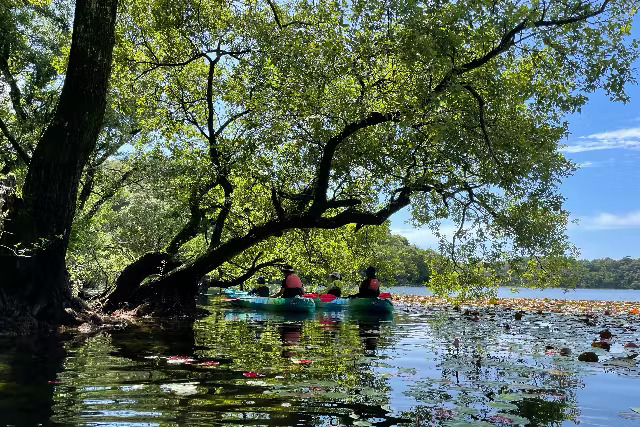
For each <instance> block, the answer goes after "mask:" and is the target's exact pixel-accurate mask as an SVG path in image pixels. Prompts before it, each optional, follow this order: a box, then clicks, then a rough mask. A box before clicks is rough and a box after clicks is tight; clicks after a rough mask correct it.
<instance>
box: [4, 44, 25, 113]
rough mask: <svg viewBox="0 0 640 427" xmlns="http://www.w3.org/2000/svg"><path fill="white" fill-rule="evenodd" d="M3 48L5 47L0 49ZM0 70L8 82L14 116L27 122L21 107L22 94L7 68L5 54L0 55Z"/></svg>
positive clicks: (7, 63)
mask: <svg viewBox="0 0 640 427" xmlns="http://www.w3.org/2000/svg"><path fill="white" fill-rule="evenodd" d="M0 50H5V49H0ZM0 71H1V72H2V75H3V76H4V78H5V79H6V80H7V83H9V98H11V105H13V110H14V111H15V112H16V116H17V117H18V121H20V122H21V123H25V122H27V119H28V117H27V113H26V111H25V110H24V108H23V107H22V94H21V93H20V88H19V87H18V83H17V82H16V79H15V78H14V77H13V75H12V74H11V70H10V69H9V62H8V61H7V55H5V54H2V55H0Z"/></svg>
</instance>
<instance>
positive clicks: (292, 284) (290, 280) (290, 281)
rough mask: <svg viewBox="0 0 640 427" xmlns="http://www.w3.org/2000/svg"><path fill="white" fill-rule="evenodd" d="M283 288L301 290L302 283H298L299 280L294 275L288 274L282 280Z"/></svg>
mask: <svg viewBox="0 0 640 427" xmlns="http://www.w3.org/2000/svg"><path fill="white" fill-rule="evenodd" d="M284 287H285V288H287V289H296V288H298V289H302V282H301V281H300V278H299V277H298V276H296V275H295V274H290V275H288V276H287V278H286V279H285V280H284Z"/></svg>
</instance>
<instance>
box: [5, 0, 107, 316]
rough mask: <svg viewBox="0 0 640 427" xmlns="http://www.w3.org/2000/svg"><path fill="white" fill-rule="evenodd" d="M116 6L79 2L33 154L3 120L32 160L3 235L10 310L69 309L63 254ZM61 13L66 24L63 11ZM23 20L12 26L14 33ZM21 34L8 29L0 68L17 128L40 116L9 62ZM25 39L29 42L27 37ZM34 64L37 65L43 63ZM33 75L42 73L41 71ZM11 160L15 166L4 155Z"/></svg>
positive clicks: (94, 132)
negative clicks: (58, 83) (59, 81)
mask: <svg viewBox="0 0 640 427" xmlns="http://www.w3.org/2000/svg"><path fill="white" fill-rule="evenodd" d="M8 3H9V5H4V4H3V11H2V13H3V17H4V18H8V19H13V17H15V16H22V15H20V14H19V13H15V14H13V15H12V12H14V10H13V9H10V8H8V7H9V6H12V7H15V8H16V10H17V8H18V7H24V8H26V9H29V7H30V6H29V3H27V4H25V5H20V4H17V3H18V2H12V1H9V2H8ZM14 3H15V4H14ZM33 3H34V4H33V5H31V7H32V8H33V11H35V12H37V11H40V12H42V10H44V9H46V2H45V4H44V5H42V4H40V3H41V2H33ZM36 3H37V4H36ZM5 7H7V9H6V10H5V9H4V8H5ZM39 8H43V9H42V10H40V9H39ZM116 8H117V0H77V1H76V4H75V15H74V20H73V36H72V41H71V47H70V51H69V56H68V64H67V67H66V73H65V76H64V85H63V86H62V89H61V91H60V95H59V98H58V99H57V105H56V107H55V110H54V111H53V112H52V113H51V114H50V116H48V117H47V118H46V120H47V123H46V126H44V130H43V132H42V134H41V136H40V137H39V139H38V140H37V145H36V146H35V148H34V149H33V152H32V153H29V152H28V151H27V149H26V148H25V147H24V146H22V145H21V141H18V140H17V139H16V137H15V136H13V135H12V134H11V132H10V131H11V130H10V129H8V127H7V126H5V125H3V126H2V131H3V133H4V135H5V138H6V139H7V140H9V142H10V143H11V146H12V147H13V149H14V151H15V153H17V156H18V157H19V159H20V160H21V161H22V162H24V163H25V164H27V165H28V169H27V174H26V177H25V179H24V184H23V185H22V188H21V200H20V202H19V203H15V204H14V205H13V209H12V211H11V212H9V214H8V219H7V220H6V222H5V224H4V229H3V233H2V236H1V239H0V243H1V247H0V249H1V252H0V269H1V270H2V272H3V279H2V282H1V286H0V292H1V293H2V297H3V298H2V303H1V304H2V305H1V306H0V308H1V309H2V310H3V314H4V315H7V313H9V314H10V313H11V312H14V311H15V312H20V311H21V310H23V309H24V308H26V310H27V312H28V313H29V314H31V315H33V316H35V317H37V318H39V319H43V320H54V321H56V320H60V318H61V316H63V315H64V311H63V308H64V306H65V304H67V303H68V302H69V300H70V288H69V286H70V283H69V280H68V278H67V272H66V268H65V255H66V249H67V246H68V243H69V236H70V233H71V226H72V223H73V219H74V214H75V209H76V198H77V190H78V183H79V180H80V176H81V174H82V171H83V169H84V167H85V165H86V163H87V161H88V159H89V156H90V155H91V153H92V152H93V151H94V148H95V145H96V140H97V138H98V133H99V132H100V130H101V126H102V119H103V115H104V111H105V104H106V94H107V83H108V80H109V76H110V71H111V58H112V51H113V46H114V43H115V38H114V29H115V21H116ZM33 11H32V12H33ZM35 12H33V13H35ZM45 12H46V10H45ZM28 13H29V11H27V12H25V14H27V15H28ZM43 13H44V12H43ZM60 19H61V21H62V24H61V25H62V26H63V27H64V17H62V18H60ZM39 22H42V21H38V20H37V19H34V20H33V21H31V22H30V24H31V25H37V24H38V23H39ZM9 24H10V21H5V20H4V19H3V25H9ZM19 24H20V22H18V23H17V24H16V25H14V26H13V29H14V30H15V31H14V32H16V34H17V31H18V28H19ZM9 26H10V25H9ZM16 34H13V33H5V34H3V40H2V42H3V43H2V46H1V47H2V51H3V52H2V57H1V58H0V68H2V70H1V71H2V73H3V77H4V79H3V84H8V85H9V87H10V101H11V106H12V108H11V109H6V110H5V111H3V113H7V110H9V111H11V110H12V111H13V113H14V115H15V117H16V123H17V124H16V129H18V130H20V129H21V128H27V129H29V128H30V127H32V125H33V124H38V123H40V122H39V121H38V120H36V118H30V117H28V115H27V110H28V109H27V108H25V107H24V106H23V105H22V102H23V100H22V99H21V93H20V92H21V91H20V88H19V83H20V82H19V81H18V79H15V78H14V77H13V75H12V67H14V68H19V67H20V66H21V65H20V64H19V63H18V64H13V63H8V62H6V61H7V59H8V58H15V57H16V56H15V55H14V56H12V52H11V49H15V48H16V47H20V46H19V44H16V43H11V42H12V41H14V40H19V37H14V38H13V39H12V38H11V37H13V36H15V35H16ZM26 43H27V45H28V44H29V41H27V42H26ZM31 43H32V44H34V43H35V42H33V41H31ZM52 43H53V42H52ZM63 44H64V43H63ZM32 47H33V46H32ZM34 50H37V48H36V49H34ZM45 51H46V50H45ZM27 62H28V61H27ZM45 68H46V67H45ZM35 69H36V70H39V68H38V67H35ZM54 74H55V73H52V72H49V73H48V74H47V76H45V78H44V80H43V82H44V84H41V86H45V85H46V84H47V83H48V82H49V81H50V80H51V79H52V76H53V75H54ZM31 78H32V79H38V74H37V73H36V74H34V75H32V76H31ZM27 80H29V78H27ZM29 81H30V80H29ZM36 87H38V86H37V85H36ZM40 89H44V87H40ZM3 101H4V99H3ZM30 107H31V109H33V110H34V112H36V111H37V112H38V113H39V114H44V115H45V116H46V114H45V113H46V111H38V107H42V104H39V103H38V102H35V103H34V104H33V105H31V106H30ZM34 114H35V113H34ZM31 119H33V121H30V120H31ZM7 165H9V166H11V165H10V164H9V163H7V162H6V161H5V166H7Z"/></svg>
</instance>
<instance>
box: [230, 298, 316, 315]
mask: <svg viewBox="0 0 640 427" xmlns="http://www.w3.org/2000/svg"><path fill="white" fill-rule="evenodd" d="M229 302H230V303H231V305H234V306H236V307H246V308H252V309H255V310H267V311H293V312H309V311H313V310H314V309H315V308H316V304H315V303H314V302H313V300H312V299H309V298H268V297H244V296H243V297H239V298H233V299H231V300H230V301H229Z"/></svg>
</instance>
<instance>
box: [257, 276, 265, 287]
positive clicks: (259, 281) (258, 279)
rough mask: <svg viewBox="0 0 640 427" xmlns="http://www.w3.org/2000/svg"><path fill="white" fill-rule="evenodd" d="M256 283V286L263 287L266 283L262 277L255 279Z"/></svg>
mask: <svg viewBox="0 0 640 427" xmlns="http://www.w3.org/2000/svg"><path fill="white" fill-rule="evenodd" d="M256 282H258V285H264V284H265V283H266V281H265V280H264V277H262V276H258V278H257V279H256Z"/></svg>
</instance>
